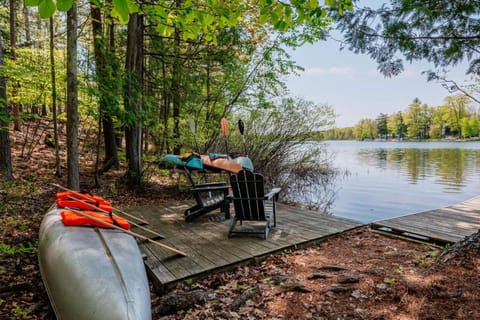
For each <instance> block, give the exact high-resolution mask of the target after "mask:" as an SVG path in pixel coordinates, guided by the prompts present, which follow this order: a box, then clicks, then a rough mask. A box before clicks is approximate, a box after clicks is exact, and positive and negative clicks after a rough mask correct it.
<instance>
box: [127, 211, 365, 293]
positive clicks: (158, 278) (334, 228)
mask: <svg viewBox="0 0 480 320" xmlns="http://www.w3.org/2000/svg"><path fill="white" fill-rule="evenodd" d="M187 207H188V204H186V203H185V202H183V203H180V202H170V203H163V204H158V205H155V206H142V207H134V208H129V211H130V212H132V213H136V215H138V216H140V217H143V218H144V219H146V220H147V221H149V223H150V225H149V228H151V229H153V230H155V231H157V232H158V233H160V234H162V235H163V236H165V239H162V240H160V241H159V242H161V243H163V244H165V245H168V246H171V247H174V248H176V249H177V250H180V251H182V252H185V253H186V254H187V256H186V257H182V256H180V255H174V254H173V253H172V252H170V251H168V250H166V249H163V248H161V247H158V246H155V245H152V244H150V243H141V244H140V249H141V250H142V252H143V253H145V255H146V260H145V264H146V267H147V272H148V274H149V276H150V278H151V281H152V282H153V283H154V285H155V286H156V288H157V289H159V290H163V289H164V288H165V287H168V286H169V285H172V284H174V283H176V282H178V281H182V280H186V279H191V278H197V277H201V276H205V275H208V274H211V273H213V272H218V271H223V270H227V269H229V268H232V267H235V266H237V265H241V264H247V263H250V262H254V261H259V260H260V259H262V258H264V257H266V256H268V255H270V254H274V253H278V252H281V251H283V250H285V249H289V248H295V247H301V246H305V245H308V244H312V243H315V242H317V241H319V240H323V239H325V238H327V237H329V236H332V235H335V234H338V233H340V232H343V231H346V230H350V229H353V228H356V227H360V226H362V223H360V222H357V221H353V220H349V219H345V218H340V217H335V216H332V215H326V214H321V213H318V212H314V211H309V210H304V209H299V208H295V207H290V206H286V205H281V204H279V205H278V207H277V227H276V228H273V229H272V231H271V233H270V235H269V238H268V239H267V240H263V238H261V237H255V236H251V237H249V236H242V237H233V238H230V239H229V238H227V230H228V226H229V224H230V221H229V220H227V221H226V220H225V219H224V217H223V214H221V213H219V212H218V211H215V212H212V213H210V214H208V215H205V216H203V217H200V218H198V219H197V220H195V221H193V222H189V223H186V222H185V221H184V218H183V211H184V210H185V209H186V208H187ZM134 231H135V232H139V233H141V231H137V230H134Z"/></svg>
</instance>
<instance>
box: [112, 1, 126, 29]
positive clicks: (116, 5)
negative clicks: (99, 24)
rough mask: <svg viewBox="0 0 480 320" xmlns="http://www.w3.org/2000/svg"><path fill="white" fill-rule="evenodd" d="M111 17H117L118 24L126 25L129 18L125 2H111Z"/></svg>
mask: <svg viewBox="0 0 480 320" xmlns="http://www.w3.org/2000/svg"><path fill="white" fill-rule="evenodd" d="M111 15H112V16H114V17H117V18H118V20H120V23H122V24H127V22H128V20H129V18H130V11H129V10H128V2H127V0H113V9H112V12H111Z"/></svg>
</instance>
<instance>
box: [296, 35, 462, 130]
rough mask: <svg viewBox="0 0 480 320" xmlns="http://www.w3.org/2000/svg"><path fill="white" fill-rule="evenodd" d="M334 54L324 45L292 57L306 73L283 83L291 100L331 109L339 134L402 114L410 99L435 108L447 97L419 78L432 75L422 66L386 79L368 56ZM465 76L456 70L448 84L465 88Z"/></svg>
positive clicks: (334, 46) (332, 46)
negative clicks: (359, 124)
mask: <svg viewBox="0 0 480 320" xmlns="http://www.w3.org/2000/svg"><path fill="white" fill-rule="evenodd" d="M339 48H340V45H339V43H338V42H337V41H334V40H328V41H323V42H318V43H316V44H313V45H305V46H303V47H301V48H299V49H296V50H295V51H292V52H291V54H292V58H293V59H294V60H295V61H296V62H297V64H298V65H300V66H302V67H303V68H304V69H305V71H304V72H302V73H301V74H300V76H290V77H288V79H287V86H288V88H289V90H290V92H291V95H293V96H298V97H301V98H304V99H306V100H310V101H313V102H315V103H317V104H325V103H326V104H328V105H330V106H332V107H333V109H334V110H335V113H336V114H337V115H338V117H337V119H336V126H337V127H339V128H342V127H347V126H353V125H355V124H356V123H357V122H358V121H359V120H360V119H362V118H371V119H375V118H376V117H377V116H378V115H379V114H380V113H386V114H392V113H394V112H398V111H404V110H406V109H407V108H408V105H409V104H410V103H411V102H412V101H413V100H414V99H415V98H419V99H420V101H421V102H422V103H426V104H428V105H429V106H431V107H436V106H439V105H441V104H442V103H443V100H444V98H445V97H446V96H448V95H450V93H449V92H448V91H447V90H446V89H445V88H443V87H442V86H441V84H439V83H436V82H428V81H427V77H426V75H422V74H421V73H422V71H427V70H430V69H432V70H433V69H434V67H433V66H432V65H429V64H428V63H427V62H421V61H419V62H415V63H413V64H409V63H408V62H407V63H405V64H404V68H405V70H404V71H403V73H402V74H400V75H399V76H397V77H394V78H385V77H384V76H383V75H381V74H380V72H379V71H377V64H376V63H375V62H374V61H373V60H371V59H370V58H369V57H368V56H367V55H355V54H354V53H352V52H350V51H348V50H347V49H344V50H342V51H340V49H339ZM465 70H466V64H463V65H460V66H457V67H455V69H454V70H451V71H450V73H449V79H452V80H455V81H456V82H457V83H459V84H461V83H466V82H465V81H468V79H469V78H470V77H469V76H465Z"/></svg>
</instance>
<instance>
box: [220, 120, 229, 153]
mask: <svg viewBox="0 0 480 320" xmlns="http://www.w3.org/2000/svg"><path fill="white" fill-rule="evenodd" d="M220 126H221V128H222V134H223V137H224V138H225V153H226V154H227V157H228V142H227V135H228V120H227V118H225V117H223V118H222V120H220Z"/></svg>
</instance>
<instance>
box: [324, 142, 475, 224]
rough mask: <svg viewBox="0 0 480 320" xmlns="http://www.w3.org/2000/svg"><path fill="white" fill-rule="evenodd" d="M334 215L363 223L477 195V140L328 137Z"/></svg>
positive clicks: (436, 206)
mask: <svg viewBox="0 0 480 320" xmlns="http://www.w3.org/2000/svg"><path fill="white" fill-rule="evenodd" d="M326 144H327V148H328V150H330V151H331V152H333V155H334V166H335V167H336V168H338V169H339V170H340V172H343V173H345V174H341V175H340V176H339V178H338V179H337V182H336V186H335V188H336V190H337V192H336V198H335V202H334V205H333V208H332V210H331V212H332V213H333V214H334V215H337V216H341V217H346V218H351V219H354V220H357V221H362V222H372V221H377V220H383V219H388V218H392V217H397V216H401V215H406V214H410V213H416V212H421V211H425V210H430V209H435V208H439V207H445V206H449V205H452V204H456V203H458V202H462V201H465V200H468V199H470V198H473V197H475V196H477V195H480V142H360V141H327V142H326Z"/></svg>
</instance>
